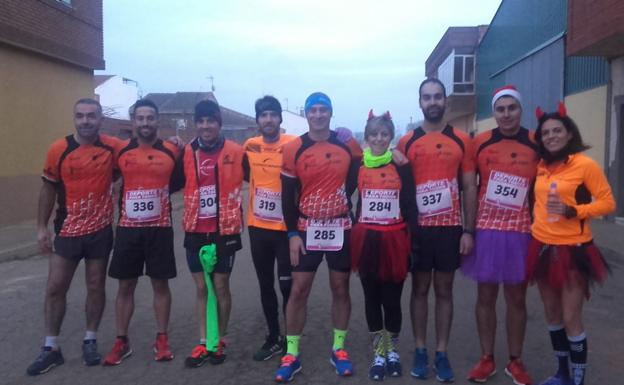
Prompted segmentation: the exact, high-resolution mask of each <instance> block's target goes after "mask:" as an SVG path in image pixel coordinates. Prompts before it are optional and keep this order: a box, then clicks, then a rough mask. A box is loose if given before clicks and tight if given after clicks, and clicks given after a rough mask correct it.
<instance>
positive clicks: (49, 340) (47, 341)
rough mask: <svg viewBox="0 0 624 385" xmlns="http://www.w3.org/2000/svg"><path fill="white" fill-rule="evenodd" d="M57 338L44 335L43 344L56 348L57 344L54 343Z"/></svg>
mask: <svg viewBox="0 0 624 385" xmlns="http://www.w3.org/2000/svg"><path fill="white" fill-rule="evenodd" d="M57 338H58V336H46V338H45V342H44V343H43V346H48V347H51V348H52V349H58V344H57V343H56V339H57Z"/></svg>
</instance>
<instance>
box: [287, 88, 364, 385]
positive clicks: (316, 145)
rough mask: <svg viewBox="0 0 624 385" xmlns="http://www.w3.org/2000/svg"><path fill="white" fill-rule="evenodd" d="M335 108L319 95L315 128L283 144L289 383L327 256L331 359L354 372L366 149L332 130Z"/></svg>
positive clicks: (310, 112) (313, 99) (344, 371)
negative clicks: (355, 221)
mask: <svg viewBox="0 0 624 385" xmlns="http://www.w3.org/2000/svg"><path fill="white" fill-rule="evenodd" d="M332 112H333V110H332V104H331V100H330V99H329V97H328V96H327V95H325V94H324V93H321V92H315V93H313V94H311V95H310V96H308V98H307V99H306V102H305V114H306V118H307V120H308V125H309V131H308V133H306V134H303V135H301V136H300V137H298V138H295V139H294V140H292V141H291V142H288V143H287V144H286V145H285V146H284V154H283V163H282V172H281V173H282V210H283V214H284V220H285V222H286V227H287V230H288V238H289V249H290V262H291V265H292V266H293V272H292V277H293V285H292V289H291V293H290V297H289V299H288V305H287V306H286V334H287V335H286V341H287V354H286V355H285V356H284V357H283V358H282V363H281V366H280V368H279V369H278V371H277V373H276V375H275V381H277V382H290V381H292V379H293V377H294V375H295V374H296V373H298V372H299V371H300V370H301V362H300V360H299V340H300V338H301V334H302V332H303V327H304V324H305V321H306V317H307V313H306V312H307V301H308V296H309V295H310V290H311V289H312V283H313V281H314V275H315V273H316V270H317V268H318V266H319V264H320V263H321V261H322V259H323V256H325V258H326V260H327V265H328V267H329V281H330V287H331V291H332V320H333V322H334V344H333V348H332V354H331V358H330V362H331V364H332V365H333V366H334V367H335V369H336V373H337V374H338V375H339V376H350V375H352V374H353V366H352V364H351V361H350V360H349V356H348V354H347V352H346V350H345V349H344V340H345V337H346V333H347V327H348V323H349V316H350V314H351V298H350V295H349V274H350V269H351V258H350V255H349V234H350V228H351V223H352V221H351V211H350V210H351V202H350V199H349V198H350V196H351V194H352V193H353V191H354V189H355V180H354V175H355V170H356V167H358V166H359V163H360V161H361V155H362V151H361V149H360V146H359V145H358V144H357V142H356V141H355V140H354V139H352V138H351V139H349V140H348V141H347V142H346V143H343V142H342V141H341V140H340V139H339V138H338V137H337V134H336V132H334V131H331V130H330V129H329V124H330V121H331V117H332Z"/></svg>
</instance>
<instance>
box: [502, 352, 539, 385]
mask: <svg viewBox="0 0 624 385" xmlns="http://www.w3.org/2000/svg"><path fill="white" fill-rule="evenodd" d="M505 374H507V375H508V376H509V377H511V379H512V380H513V382H514V384H516V385H531V384H532V383H533V380H532V379H531V376H529V373H527V371H526V368H525V367H524V364H523V363H522V361H521V360H520V359H519V358H516V359H513V360H511V361H509V363H508V364H507V366H505Z"/></svg>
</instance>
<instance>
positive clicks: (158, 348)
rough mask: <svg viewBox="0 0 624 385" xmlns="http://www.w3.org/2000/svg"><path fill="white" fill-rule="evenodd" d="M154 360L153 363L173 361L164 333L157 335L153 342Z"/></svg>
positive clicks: (167, 339)
mask: <svg viewBox="0 0 624 385" xmlns="http://www.w3.org/2000/svg"><path fill="white" fill-rule="evenodd" d="M154 360H155V361H171V360H173V352H171V348H170V347H169V338H168V337H167V334H165V333H158V335H157V336H156V341H155V342H154Z"/></svg>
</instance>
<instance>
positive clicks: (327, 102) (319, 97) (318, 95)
mask: <svg viewBox="0 0 624 385" xmlns="http://www.w3.org/2000/svg"><path fill="white" fill-rule="evenodd" d="M315 104H320V105H323V106H325V107H327V108H328V109H329V112H333V109H332V102H331V99H329V96H327V95H325V94H324V93H322V92H314V93H313V94H310V96H308V98H307V99H306V101H305V107H304V108H303V109H304V111H305V113H306V114H307V113H308V111H310V108H312V106H313V105H315Z"/></svg>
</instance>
